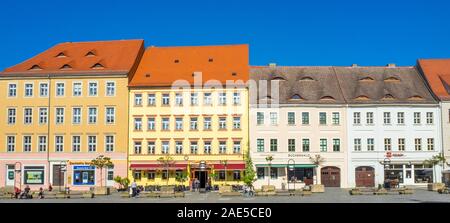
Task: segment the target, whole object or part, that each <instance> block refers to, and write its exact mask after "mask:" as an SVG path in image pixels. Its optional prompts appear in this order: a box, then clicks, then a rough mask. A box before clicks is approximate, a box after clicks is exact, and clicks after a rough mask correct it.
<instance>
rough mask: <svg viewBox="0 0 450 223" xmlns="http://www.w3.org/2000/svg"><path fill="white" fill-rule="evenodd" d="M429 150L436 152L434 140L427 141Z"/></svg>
mask: <svg viewBox="0 0 450 223" xmlns="http://www.w3.org/2000/svg"><path fill="white" fill-rule="evenodd" d="M427 149H428V151H433V150H434V139H433V138H428V139H427Z"/></svg>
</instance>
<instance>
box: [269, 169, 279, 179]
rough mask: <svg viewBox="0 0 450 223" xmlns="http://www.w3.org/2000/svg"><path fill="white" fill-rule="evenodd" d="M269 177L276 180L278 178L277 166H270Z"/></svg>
mask: <svg viewBox="0 0 450 223" xmlns="http://www.w3.org/2000/svg"><path fill="white" fill-rule="evenodd" d="M270 178H271V179H273V180H276V179H277V178H278V168H274V167H272V168H270Z"/></svg>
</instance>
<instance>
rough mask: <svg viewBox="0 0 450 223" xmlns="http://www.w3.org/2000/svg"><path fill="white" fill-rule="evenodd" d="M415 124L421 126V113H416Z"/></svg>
mask: <svg viewBox="0 0 450 223" xmlns="http://www.w3.org/2000/svg"><path fill="white" fill-rule="evenodd" d="M414 124H416V125H419V124H420V112H414Z"/></svg>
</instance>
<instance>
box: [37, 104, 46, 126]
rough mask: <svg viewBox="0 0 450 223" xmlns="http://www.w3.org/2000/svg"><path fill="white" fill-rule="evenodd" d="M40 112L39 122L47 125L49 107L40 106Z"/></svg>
mask: <svg viewBox="0 0 450 223" xmlns="http://www.w3.org/2000/svg"><path fill="white" fill-rule="evenodd" d="M42 111H45V115H43V112H42ZM38 112H39V114H38V115H39V124H40V125H46V124H47V123H48V108H47V107H40V108H39V109H38Z"/></svg>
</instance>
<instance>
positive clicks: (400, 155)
mask: <svg viewBox="0 0 450 223" xmlns="http://www.w3.org/2000/svg"><path fill="white" fill-rule="evenodd" d="M404 156H405V154H403V153H396V152H386V155H385V157H388V158H391V157H404Z"/></svg>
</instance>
